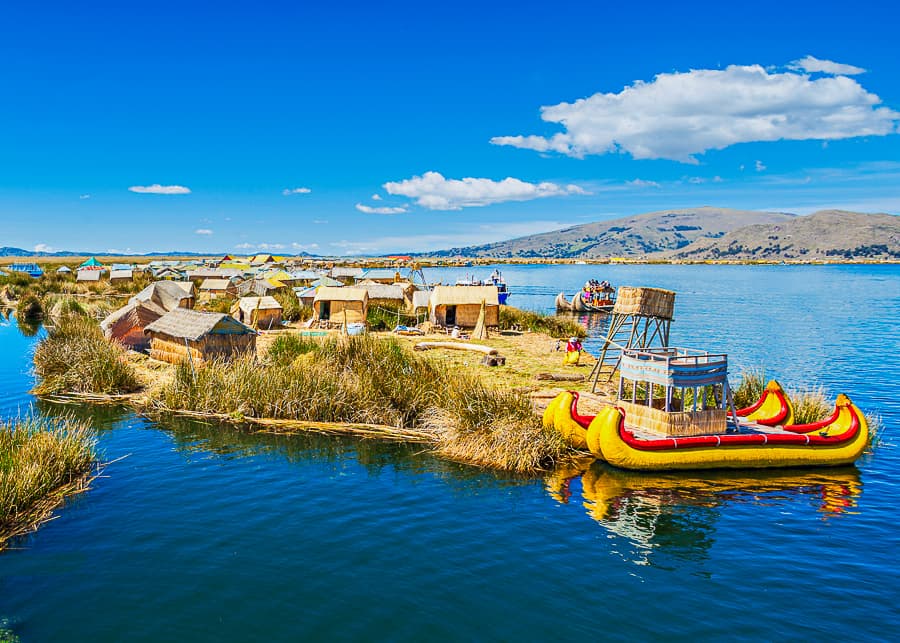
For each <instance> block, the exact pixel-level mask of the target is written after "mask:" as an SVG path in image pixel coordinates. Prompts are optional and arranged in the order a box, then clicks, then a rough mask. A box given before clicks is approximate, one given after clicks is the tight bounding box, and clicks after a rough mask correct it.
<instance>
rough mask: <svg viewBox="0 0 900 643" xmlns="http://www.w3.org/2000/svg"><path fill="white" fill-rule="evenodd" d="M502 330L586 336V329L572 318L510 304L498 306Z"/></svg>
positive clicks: (560, 335)
mask: <svg viewBox="0 0 900 643" xmlns="http://www.w3.org/2000/svg"><path fill="white" fill-rule="evenodd" d="M500 328H501V329H502V330H527V331H531V332H533V333H545V334H547V335H550V336H551V337H560V338H561V337H579V338H582V339H583V338H585V337H587V329H586V328H585V327H584V326H582V325H581V324H579V323H578V322H577V321H575V320H574V319H569V318H566V317H561V316H559V315H544V314H542V313H537V312H534V311H531V310H522V309H520V308H513V307H512V306H500Z"/></svg>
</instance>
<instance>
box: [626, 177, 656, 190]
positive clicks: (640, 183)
mask: <svg viewBox="0 0 900 643" xmlns="http://www.w3.org/2000/svg"><path fill="white" fill-rule="evenodd" d="M625 185H630V186H631V187H635V188H659V187H662V186H661V185H660V184H659V183H657V182H656V181H645V180H644V179H634V180H633V181H626V182H625Z"/></svg>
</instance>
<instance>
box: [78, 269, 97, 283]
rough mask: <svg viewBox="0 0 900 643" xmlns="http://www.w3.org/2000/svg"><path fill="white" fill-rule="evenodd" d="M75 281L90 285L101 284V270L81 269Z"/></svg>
mask: <svg viewBox="0 0 900 643" xmlns="http://www.w3.org/2000/svg"><path fill="white" fill-rule="evenodd" d="M75 281H84V282H88V283H91V282H93V283H99V282H100V270H94V269H89V268H79V269H78V276H77V277H75Z"/></svg>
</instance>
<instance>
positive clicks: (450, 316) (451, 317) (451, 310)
mask: <svg viewBox="0 0 900 643" xmlns="http://www.w3.org/2000/svg"><path fill="white" fill-rule="evenodd" d="M444 322H445V325H446V326H456V306H447V313H446V315H445V316H444Z"/></svg>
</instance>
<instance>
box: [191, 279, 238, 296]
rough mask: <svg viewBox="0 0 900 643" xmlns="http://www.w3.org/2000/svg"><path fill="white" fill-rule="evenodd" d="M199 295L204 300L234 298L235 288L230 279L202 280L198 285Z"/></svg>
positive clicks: (235, 294)
mask: <svg viewBox="0 0 900 643" xmlns="http://www.w3.org/2000/svg"><path fill="white" fill-rule="evenodd" d="M199 294H200V297H203V298H205V299H217V298H219V297H236V296H237V287H236V286H235V285H234V282H232V281H231V280H230V279H204V280H203V282H202V283H201V284H200V291H199Z"/></svg>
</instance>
